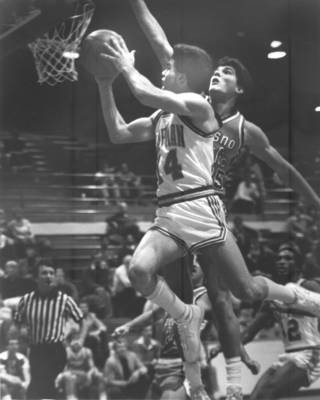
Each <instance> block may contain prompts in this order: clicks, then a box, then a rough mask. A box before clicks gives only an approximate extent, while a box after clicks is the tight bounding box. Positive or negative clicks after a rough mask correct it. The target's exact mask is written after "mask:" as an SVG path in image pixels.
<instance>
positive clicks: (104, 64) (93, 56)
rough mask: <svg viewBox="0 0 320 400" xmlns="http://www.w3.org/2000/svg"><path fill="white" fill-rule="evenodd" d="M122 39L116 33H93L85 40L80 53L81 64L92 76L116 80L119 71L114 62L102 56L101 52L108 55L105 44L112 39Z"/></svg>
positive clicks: (104, 31) (101, 31) (102, 30)
mask: <svg viewBox="0 0 320 400" xmlns="http://www.w3.org/2000/svg"><path fill="white" fill-rule="evenodd" d="M116 37H120V35H119V34H118V33H116V32H114V31H110V30H107V29H100V30H97V31H94V32H91V33H90V34H89V35H88V36H86V38H85V39H84V40H83V42H82V45H81V51H80V63H81V64H82V65H83V67H84V68H85V69H86V70H87V71H88V72H89V73H90V74H92V75H94V76H99V77H106V78H115V77H116V76H117V75H118V74H119V71H118V70H117V69H116V68H115V66H114V65H113V63H112V61H109V60H107V59H105V58H103V57H102V56H101V54H100V53H101V52H104V53H106V52H107V50H106V48H105V47H104V44H105V43H109V42H110V39H111V38H116Z"/></svg>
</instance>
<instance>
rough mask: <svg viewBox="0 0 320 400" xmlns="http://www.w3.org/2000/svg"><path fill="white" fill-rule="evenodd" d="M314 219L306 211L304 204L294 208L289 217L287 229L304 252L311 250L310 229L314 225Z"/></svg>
mask: <svg viewBox="0 0 320 400" xmlns="http://www.w3.org/2000/svg"><path fill="white" fill-rule="evenodd" d="M312 222H313V221H312V219H311V217H310V216H309V215H307V214H306V213H305V210H304V207H303V205H302V204H298V205H297V206H296V207H295V208H294V214H293V215H291V216H290V217H289V218H288V219H287V230H288V232H289V235H290V238H292V239H293V240H294V241H295V242H296V243H297V244H298V246H299V247H300V249H301V251H302V252H306V251H308V250H309V245H310V243H309V229H310V228H311V226H312Z"/></svg>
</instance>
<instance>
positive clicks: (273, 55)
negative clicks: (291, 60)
mask: <svg viewBox="0 0 320 400" xmlns="http://www.w3.org/2000/svg"><path fill="white" fill-rule="evenodd" d="M286 55H287V53H286V52H285V51H271V52H270V53H268V58H269V59H270V60H277V59H279V58H283V57H285V56H286Z"/></svg>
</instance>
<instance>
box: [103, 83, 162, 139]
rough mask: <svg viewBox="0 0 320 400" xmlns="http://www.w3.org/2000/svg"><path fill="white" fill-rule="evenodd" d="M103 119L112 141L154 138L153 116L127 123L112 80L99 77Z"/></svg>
mask: <svg viewBox="0 0 320 400" xmlns="http://www.w3.org/2000/svg"><path fill="white" fill-rule="evenodd" d="M96 81H97V84H98V88H99V95H100V100H101V106H102V113H103V119H104V122H105V124H106V127H107V130H108V134H109V137H110V140H111V142H112V143H117V144H119V143H138V142H145V141H148V140H152V139H153V138H154V133H153V124H152V120H151V118H139V119H137V120H135V121H133V122H131V123H127V122H126V121H125V120H124V119H123V117H122V115H121V114H120V112H119V110H118V108H117V105H116V102H115V99H114V95H113V89H112V81H111V80H108V79H97V80H96Z"/></svg>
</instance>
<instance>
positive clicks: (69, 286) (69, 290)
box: [56, 268, 79, 303]
mask: <svg viewBox="0 0 320 400" xmlns="http://www.w3.org/2000/svg"><path fill="white" fill-rule="evenodd" d="M56 286H57V289H58V290H60V291H61V292H62V293H65V294H67V295H68V296H71V297H72V298H73V300H74V301H75V302H77V303H78V301H79V293H78V289H77V287H76V285H74V284H73V283H72V282H70V281H69V280H68V279H67V278H66V275H65V272H64V270H63V268H56Z"/></svg>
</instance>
